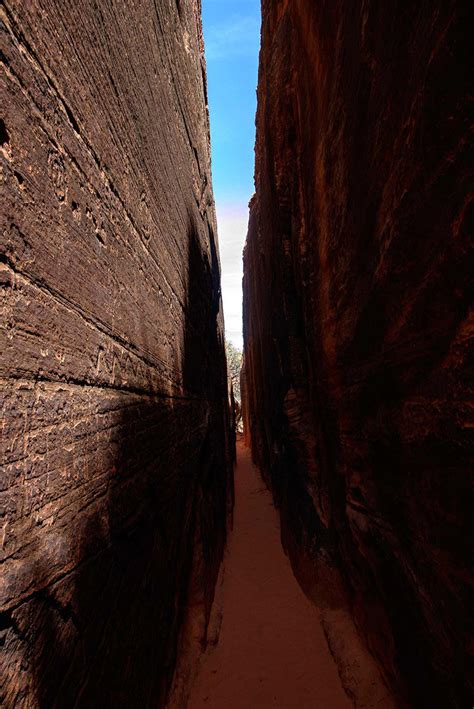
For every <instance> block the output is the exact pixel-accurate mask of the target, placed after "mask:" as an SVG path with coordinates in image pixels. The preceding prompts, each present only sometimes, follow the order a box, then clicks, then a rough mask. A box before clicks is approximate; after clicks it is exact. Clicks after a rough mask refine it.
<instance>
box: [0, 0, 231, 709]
mask: <svg viewBox="0 0 474 709" xmlns="http://www.w3.org/2000/svg"><path fill="white" fill-rule="evenodd" d="M2 18H3V27H2V30H1V32H2V39H1V44H2V53H3V59H4V66H3V74H2V102H1V103H2V115H1V118H2V124H1V128H2V131H1V133H2V135H1V139H2V149H1V150H2V155H1V160H2V172H3V184H2V219H3V224H2V227H3V236H2V254H3V257H2V262H1V264H0V268H1V270H0V275H1V279H0V280H1V286H2V313H3V317H2V321H3V325H4V326H5V328H4V329H3V331H2V359H1V365H0V366H1V371H0V376H1V378H2V421H3V434H2V459H1V463H2V477H1V499H2V503H1V506H2V512H3V514H4V516H3V519H2V537H1V539H2V565H1V592H0V602H1V613H2V615H1V637H2V645H3V647H2V682H3V685H2V696H1V700H0V703H2V706H6V707H37V706H41V707H52V706H61V707H71V706H76V703H77V705H78V706H104V707H109V706H110V707H112V706H113V707H130V706H139V707H145V706H160V705H162V703H163V701H164V698H165V696H166V694H167V691H168V688H169V685H170V682H171V678H172V674H173V668H174V664H175V655H176V646H177V639H178V635H179V629H180V627H181V626H182V621H183V617H184V609H185V608H186V607H187V608H190V607H192V608H193V609H194V614H195V617H194V625H195V626H196V622H197V621H196V618H197V619H198V626H199V628H198V630H199V632H198V635H199V638H198V640H200V641H202V642H203V644H205V634H206V623H207V620H208V617H209V610H210V605H211V602H212V597H213V593H214V584H215V580H216V577H217V573H218V569H219V564H220V560H221V556H222V551H223V547H224V543H225V531H226V512H227V507H228V501H229V499H230V497H229V495H228V488H229V479H230V450H229V440H228V434H227V431H228V411H227V383H226V369H225V359H224V350H223V328H222V315H221V300H220V274H219V261H218V254H217V244H216V237H215V215H214V207H213V200H212V191H211V178H210V167H209V161H210V158H209V131H208V116H207V108H206V103H207V99H206V85H205V81H206V80H205V65H204V58H203V44H202V35H201V24H200V22H201V21H200V3H199V2H198V0H193V1H191V2H174V0H173V2H171V0H170V1H169V2H168V1H167V2H159V3H153V2H151V1H148V0H140V1H139V2H138V3H119V4H117V3H90V2H85V1H80V2H75V3H64V2H59V1H56V0H48V1H47V2H42V1H39V0H38V1H36V0H32V1H31V2H21V1H15V0H12V1H11V2H7V3H6V6H5V7H4V10H3V11H2Z"/></svg>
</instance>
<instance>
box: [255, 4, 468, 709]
mask: <svg viewBox="0 0 474 709" xmlns="http://www.w3.org/2000/svg"><path fill="white" fill-rule="evenodd" d="M470 6H471V3H468V2H463V1H461V0H453V1H450V2H438V1H435V2H430V3H408V4H406V5H402V4H394V3H383V4H380V3H376V2H371V1H369V2H362V0H360V1H357V2H353V3H345V2H333V1H331V2H313V0H295V1H294V2H286V1H284V0H272V1H270V0H264V2H263V35H262V51H261V61H260V73H259V87H258V113H257V146H256V197H255V198H254V199H253V201H252V204H251V217H250V225H249V234H248V239H247V246H246V250H245V257H244V260H245V276H244V310H245V314H244V326H245V385H244V386H243V393H244V401H245V407H244V416H245V422H246V429H247V436H248V437H249V439H250V442H251V445H252V450H253V454H254V457H255V460H256V462H257V463H258V465H259V467H260V468H261V469H262V470H263V471H264V475H265V478H266V480H267V483H268V484H269V485H270V486H271V489H272V491H273V494H274V497H275V499H276V501H277V503H278V505H279V507H280V512H281V517H282V523H283V536H284V543H285V545H286V548H287V550H288V551H289V553H290V555H291V557H292V559H293V562H294V566H295V569H296V570H297V573H298V575H299V577H300V578H301V579H302V583H303V584H306V588H307V589H309V592H312V590H313V589H314V588H316V587H317V586H318V584H320V585H321V579H320V578H318V574H319V571H320V570H321V569H322V570H323V573H322V575H323V576H326V577H327V578H329V579H330V584H329V586H330V588H334V587H335V586H337V583H338V582H337V580H336V581H335V580H334V579H335V578H336V577H337V571H336V569H337V568H339V569H340V571H341V573H342V576H343V579H344V587H345V588H346V589H347V590H348V592H349V600H350V604H351V607H352V611H353V614H354V617H355V619H356V622H357V625H358V627H359V629H360V630H361V631H362V632H363V634H364V636H365V638H366V640H367V643H368V645H369V647H370V649H371V651H372V652H373V653H374V654H375V656H376V657H377V658H378V660H379V662H380V664H381V666H382V668H383V670H384V672H385V676H386V677H387V679H388V681H390V682H392V683H393V685H394V686H395V687H397V688H398V690H399V691H400V692H401V694H402V696H404V697H405V698H407V699H408V701H409V702H410V703H412V704H413V705H414V706H417V707H419V706H436V707H445V706H467V705H469V704H470V703H472V701H471V700H472V691H471V688H470V677H472V674H471V672H472V667H471V664H470V663H471V659H472V657H471V655H470V653H471V652H472V644H471V645H470V638H471V636H472V627H471V626H470V623H469V618H470V614H469V606H468V592H469V589H470V588H472V587H471V582H472V568H471V567H470V562H469V560H470V558H471V554H472V548H471V542H472V535H471V532H470V530H471V529H472V528H471V517H472V496H471V493H470V489H471V484H472V481H470V480H469V472H468V471H469V454H470V451H471V452H472V436H471V433H470V431H472V428H470V424H469V417H468V414H469V400H470V398H471V397H472V390H471V389H470V381H469V376H468V372H469V357H470V354H469V353H470V352H471V353H472V350H470V349H469V343H470V337H471V336H472V319H470V317H469V298H470V293H469V288H468V283H469V277H470V268H471V266H472V260H470V259H469V237H470V235H471V236H472V193H473V181H472V171H471V169H470V166H472V141H470V137H469V118H470V116H471V117H472V114H471V110H472V105H471V104H469V103H468V97H469V92H470V88H469V86H470V81H469V76H468V66H469V48H470V36H469V32H468V31H467V28H468V27H469V25H470V19H469V18H468V10H469V8H470ZM468 223H470V225H471V232H469V230H468ZM471 356H472V355H471ZM471 364H472V361H471ZM331 584H332V586H331ZM322 585H323V586H324V583H323V584H322ZM326 587H327V584H326ZM328 603H331V599H329V600H328Z"/></svg>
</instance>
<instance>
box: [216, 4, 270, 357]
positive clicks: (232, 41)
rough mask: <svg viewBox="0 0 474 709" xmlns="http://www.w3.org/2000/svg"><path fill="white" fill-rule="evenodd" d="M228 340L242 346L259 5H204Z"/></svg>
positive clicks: (252, 184)
mask: <svg viewBox="0 0 474 709" xmlns="http://www.w3.org/2000/svg"><path fill="white" fill-rule="evenodd" d="M202 11H203V27H204V40H205V46H206V63H207V82H208V95H209V112H210V119H211V145H212V177H213V185H214V197H215V200H216V207H217V222H218V228H219V247H220V255H221V267H222V294H223V300H224V317H225V324H226V336H227V338H228V339H230V340H232V342H233V343H234V344H235V345H236V346H238V347H242V248H243V245H244V241H245V236H246V231H247V221H248V202H249V199H250V197H251V196H252V194H253V192H254V182H253V171H254V143H255V111H256V94H255V92H256V87H257V72H258V52H259V47H260V0H203V2H202Z"/></svg>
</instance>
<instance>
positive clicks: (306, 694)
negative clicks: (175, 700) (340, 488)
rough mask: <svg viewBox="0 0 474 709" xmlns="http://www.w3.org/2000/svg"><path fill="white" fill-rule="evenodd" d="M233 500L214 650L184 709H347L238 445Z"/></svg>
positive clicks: (268, 502)
mask: <svg viewBox="0 0 474 709" xmlns="http://www.w3.org/2000/svg"><path fill="white" fill-rule="evenodd" d="M235 496H236V500H235V517H234V530H233V532H232V534H231V536H230V540H229V546H228V550H227V555H226V560H225V575H224V585H223V600H222V614H223V620H222V628H221V632H220V637H219V643H218V645H217V646H216V647H215V648H213V649H211V650H210V651H209V652H208V654H207V655H206V656H205V658H204V661H203V663H202V666H201V669H200V672H199V674H198V676H197V679H196V681H195V684H194V686H193V689H192V692H191V697H190V701H189V709H195V708H197V707H207V708H208V709H209V708H211V709H234V708H235V709H237V708H238V709H260V708H265V707H281V708H282V709H283V708H288V709H289V708H291V709H314V708H320V709H346V708H347V709H348V708H349V707H351V706H352V702H351V701H350V700H349V698H348V697H347V695H346V694H345V692H344V690H343V688H342V685H341V682H340V679H339V675H338V672H337V668H336V665H335V663H334V661H333V659H332V656H331V654H330V652H329V650H328V646H327V643H326V639H325V637H324V634H323V631H322V628H321V625H320V623H319V619H318V612H317V609H316V608H315V607H314V606H313V605H311V604H310V602H309V601H308V600H307V598H306V597H305V595H304V594H303V592H302V591H301V589H300V587H299V586H298V583H297V582H296V579H295V577H294V576H293V572H292V570H291V566H290V563H289V561H288V559H287V557H286V556H285V554H284V552H283V549H282V546H281V542H280V530H279V521H278V515H277V512H276V510H275V508H274V507H273V504H272V498H271V495H270V493H269V492H268V491H267V489H266V488H265V486H264V484H263V483H262V481H261V479H260V477H259V475H258V473H257V471H256V470H255V468H254V466H253V465H252V462H251V458H250V452H249V450H248V449H247V448H246V447H245V446H244V444H243V443H242V442H238V444H237V466H236V469H235Z"/></svg>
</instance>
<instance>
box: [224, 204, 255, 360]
mask: <svg viewBox="0 0 474 709" xmlns="http://www.w3.org/2000/svg"><path fill="white" fill-rule="evenodd" d="M217 225H218V234H219V251H220V258H221V271H222V298H223V302H224V318H225V329H226V336H227V338H228V339H229V340H231V341H232V342H233V344H234V345H235V346H236V347H239V349H242V345H243V342H242V275H243V266H242V250H243V247H244V243H245V237H246V235H247V226H248V206H247V204H246V203H244V204H236V205H223V206H222V207H217Z"/></svg>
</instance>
